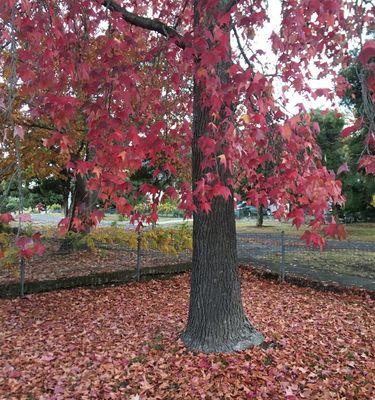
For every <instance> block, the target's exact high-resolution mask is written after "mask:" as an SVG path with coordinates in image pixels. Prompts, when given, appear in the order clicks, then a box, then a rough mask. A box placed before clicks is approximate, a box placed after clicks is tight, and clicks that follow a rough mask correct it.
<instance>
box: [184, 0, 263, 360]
mask: <svg viewBox="0 0 375 400" xmlns="http://www.w3.org/2000/svg"><path fill="white" fill-rule="evenodd" d="M199 1H201V0H196V1H195V21H196V24H199V23H201V22H200V21H202V20H205V18H204V17H203V18H199V15H197V13H198V3H199ZM223 3H224V4H225V3H226V2H223ZM228 41H229V32H228ZM218 74H219V76H220V78H221V79H222V80H224V79H225V75H226V74H225V65H221V66H218ZM202 90H204V89H203V88H202V87H199V85H198V84H197V83H195V85H194V108H193V143H192V162H193V165H192V179H193V187H194V185H195V182H197V181H198V180H199V179H200V178H201V176H202V168H201V160H202V154H201V152H200V149H199V146H198V139H199V138H200V137H201V136H202V135H204V134H205V133H206V132H207V125H208V123H209V122H210V121H211V119H210V118H211V117H210V112H209V109H207V108H206V107H204V106H203V105H202V100H201V92H202ZM219 173H220V178H221V180H222V182H224V183H227V182H228V179H229V178H230V175H229V171H228V170H227V169H225V170H224V168H223V167H221V168H220V171H219ZM232 193H233V192H232ZM211 207H212V211H211V212H210V213H208V214H206V213H204V212H200V211H198V212H196V213H194V222H193V263H192V272H191V289H190V307H189V318H188V322H187V326H186V329H185V331H184V332H183V334H182V336H181V337H182V340H183V342H184V343H185V345H186V346H187V347H188V348H190V349H193V350H199V351H203V352H205V353H211V352H233V351H239V350H243V349H245V348H248V347H252V346H255V345H259V344H260V343H262V341H263V336H262V335H261V334H260V333H259V332H257V330H256V329H255V328H254V327H253V326H252V324H251V323H250V321H249V320H248V318H247V317H246V315H245V312H244V309H243V305H242V299H241V288H240V280H239V274H238V265H237V248H236V228H235V216H234V201H233V196H231V197H229V198H228V200H225V199H224V198H223V197H221V196H220V197H216V198H215V199H214V201H213V203H212V205H211Z"/></svg>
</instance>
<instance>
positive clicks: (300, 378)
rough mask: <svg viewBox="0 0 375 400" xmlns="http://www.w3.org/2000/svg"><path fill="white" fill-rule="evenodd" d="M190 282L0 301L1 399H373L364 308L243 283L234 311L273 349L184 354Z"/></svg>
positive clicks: (349, 297)
mask: <svg viewBox="0 0 375 400" xmlns="http://www.w3.org/2000/svg"><path fill="white" fill-rule="evenodd" d="M188 278H189V276H188V275H187V274H185V275H182V276H179V277H177V278H174V279H171V280H167V281H150V282H146V283H138V284H130V285H123V286H117V287H107V288H102V289H97V290H93V289H92V290H91V289H75V290H71V291H60V292H53V293H47V294H41V295H31V296H29V297H28V298H27V299H24V300H20V299H16V300H0V324H1V327H2V328H1V331H0V341H1V343H2V347H1V354H0V398H1V399H17V400H22V399H25V400H26V399H28V400H31V399H40V400H47V399H48V400H52V399H56V400H59V399H82V400H85V399H87V400H88V399H103V400H105V399H133V400H135V399H171V400H172V399H288V400H295V399H310V400H314V399H316V400H318V399H319V400H322V399H323V400H324V399H346V400H349V399H352V400H354V399H356V400H360V399H363V400H368V399H370V398H371V397H372V395H373V393H374V392H373V390H374V380H375V375H374V371H375V369H374V366H375V365H374V356H375V347H374V346H375V337H374V330H373V326H374V324H375V314H374V304H373V301H372V300H370V299H369V298H368V297H366V296H361V297H359V296H356V295H353V294H350V293H346V294H333V293H323V292H315V291H314V290H312V289H307V288H298V287H294V286H290V285H278V284H276V283H273V282H269V281H265V280H260V279H258V278H255V277H254V276H253V275H251V273H250V272H248V271H244V272H242V283H243V298H244V303H245V308H246V311H247V313H248V315H249V316H250V318H251V319H252V321H253V322H254V323H255V325H256V326H257V327H258V329H259V330H260V331H262V332H263V333H264V335H265V336H266V339H267V342H268V343H269V342H272V344H273V345H272V346H271V347H268V348H261V347H258V348H255V349H249V350H247V351H243V352H241V353H237V354H231V355H225V354H217V355H209V356H207V355H204V354H195V353H192V352H190V351H187V350H186V349H185V348H184V346H183V344H182V343H181V341H179V340H178V335H179V333H180V332H181V330H182V329H183V327H184V324H185V321H186V311H187V305H188V288H189V279H188Z"/></svg>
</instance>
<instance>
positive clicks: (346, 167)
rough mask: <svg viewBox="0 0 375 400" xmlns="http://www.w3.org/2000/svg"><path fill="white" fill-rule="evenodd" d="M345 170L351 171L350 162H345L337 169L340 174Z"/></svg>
mask: <svg viewBox="0 0 375 400" xmlns="http://www.w3.org/2000/svg"><path fill="white" fill-rule="evenodd" d="M343 172H349V166H348V163H344V164H342V165H340V167H339V169H338V170H337V175H340V174H341V173H343Z"/></svg>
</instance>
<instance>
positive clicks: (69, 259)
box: [0, 247, 191, 284]
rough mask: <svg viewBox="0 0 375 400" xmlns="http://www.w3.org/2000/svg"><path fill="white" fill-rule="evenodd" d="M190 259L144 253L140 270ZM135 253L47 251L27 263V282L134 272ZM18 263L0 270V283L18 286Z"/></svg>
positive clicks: (122, 250)
mask: <svg viewBox="0 0 375 400" xmlns="http://www.w3.org/2000/svg"><path fill="white" fill-rule="evenodd" d="M190 260H191V255H190V253H189V252H183V253H181V254H179V255H170V254H165V253H162V252H160V251H155V250H147V251H144V252H142V255H141V268H143V267H145V266H147V267H157V266H165V265H171V264H179V263H182V262H187V261H190ZM136 265H137V252H136V251H134V250H130V249H126V248H121V247H117V248H111V247H109V248H98V249H96V250H95V251H90V250H79V251H73V252H68V253H63V252H58V251H57V250H55V248H52V249H50V248H48V250H47V252H46V253H45V254H43V255H42V256H35V257H34V258H33V259H32V260H29V261H27V264H26V281H30V282H33V281H34V282H35V281H44V280H57V279H64V278H71V277H78V276H85V275H90V274H96V273H103V272H114V271H123V270H129V269H135V268H136ZM18 281H19V269H18V266H17V264H14V265H12V266H8V267H3V268H0V284H9V283H17V282H18Z"/></svg>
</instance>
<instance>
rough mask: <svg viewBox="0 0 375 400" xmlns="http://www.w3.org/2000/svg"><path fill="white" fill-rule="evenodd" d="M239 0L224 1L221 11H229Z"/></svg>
mask: <svg viewBox="0 0 375 400" xmlns="http://www.w3.org/2000/svg"><path fill="white" fill-rule="evenodd" d="M238 2H239V0H230V1H228V2H225V4H224V5H223V12H224V13H225V14H226V13H229V12H230V11H231V10H232V8H233V7H234V6H235V5H236V4H237V3H238Z"/></svg>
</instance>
